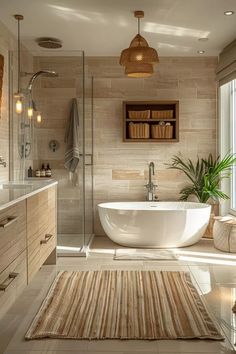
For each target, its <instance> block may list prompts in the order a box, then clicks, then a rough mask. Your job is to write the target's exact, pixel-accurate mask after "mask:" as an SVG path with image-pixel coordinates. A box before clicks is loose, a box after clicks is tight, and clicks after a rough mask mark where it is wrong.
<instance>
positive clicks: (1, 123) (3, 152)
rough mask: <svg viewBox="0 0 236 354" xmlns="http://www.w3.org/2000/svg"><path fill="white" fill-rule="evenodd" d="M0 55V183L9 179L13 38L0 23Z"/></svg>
mask: <svg viewBox="0 0 236 354" xmlns="http://www.w3.org/2000/svg"><path fill="white" fill-rule="evenodd" d="M0 33H1V36H0V54H2V55H3V56H4V73H3V92H2V106H1V111H0V156H2V157H3V158H4V159H5V160H6V162H7V167H6V168H4V167H3V166H0V182H2V181H6V180H8V178H9V100H8V89H9V84H8V75H9V65H8V51H9V50H11V49H12V48H13V46H14V40H13V36H12V35H11V34H10V32H9V31H8V30H7V29H6V27H5V26H4V25H3V24H2V23H1V22H0Z"/></svg>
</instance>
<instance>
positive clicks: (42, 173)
mask: <svg viewBox="0 0 236 354" xmlns="http://www.w3.org/2000/svg"><path fill="white" fill-rule="evenodd" d="M45 176H46V170H45V167H44V163H43V164H42V168H41V170H40V177H45Z"/></svg>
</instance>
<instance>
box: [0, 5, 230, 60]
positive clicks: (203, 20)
mask: <svg viewBox="0 0 236 354" xmlns="http://www.w3.org/2000/svg"><path fill="white" fill-rule="evenodd" d="M134 10H144V12H145V18H144V19H143V20H142V21H141V34H142V35H143V36H144V37H145V38H146V39H147V40H148V42H149V45H150V46H152V47H154V48H156V49H157V50H158V53H159V55H160V56H195V55H199V54H198V53H197V51H198V50H205V53H204V54H203V55H206V56H212V55H213V56H214V55H218V54H219V52H220V51H221V50H222V49H223V48H224V47H225V46H226V45H227V44H228V43H230V42H231V41H232V40H234V39H235V38H236V25H235V24H236V0H145V1H144V0H64V1H63V0H20V1H19V0H10V1H9V0H1V1H0V20H1V21H2V22H3V23H4V24H5V25H6V26H7V27H8V29H9V30H10V31H11V32H12V33H14V34H16V32H17V23H16V20H15V19H14V18H13V16H12V15H14V14H22V15H24V18H25V19H24V21H23V22H22V24H21V37H22V42H23V43H24V44H25V46H26V47H27V48H28V49H29V50H31V51H36V50H37V48H39V47H38V46H37V44H35V38H38V37H44V36H45V37H48V36H50V37H56V38H59V39H61V40H62V41H63V49H64V50H84V51H85V53H86V55H91V56H114V55H119V54H120V51H121V50H122V49H124V48H126V47H128V46H129V43H130V41H131V39H132V38H133V37H134V36H135V34H136V33H137V22H136V19H135V18H134V16H133V11H134ZM226 10H233V11H235V14H234V15H232V16H225V15H224V11H226ZM200 37H208V38H209V40H208V41H207V42H199V41H198V38H200Z"/></svg>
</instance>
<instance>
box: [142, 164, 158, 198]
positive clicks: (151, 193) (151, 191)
mask: <svg viewBox="0 0 236 354" xmlns="http://www.w3.org/2000/svg"><path fill="white" fill-rule="evenodd" d="M154 175H155V165H154V162H150V163H149V178H148V183H147V184H146V185H145V187H146V188H147V197H146V199H147V200H148V201H154V200H155V201H157V200H158V198H157V196H156V195H155V189H156V187H157V185H156V184H154V183H153V182H152V176H154Z"/></svg>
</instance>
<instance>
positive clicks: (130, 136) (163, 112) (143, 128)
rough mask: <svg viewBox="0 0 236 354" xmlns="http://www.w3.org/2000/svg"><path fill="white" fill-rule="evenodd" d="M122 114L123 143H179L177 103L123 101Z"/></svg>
mask: <svg viewBox="0 0 236 354" xmlns="http://www.w3.org/2000/svg"><path fill="white" fill-rule="evenodd" d="M123 112H124V113H123V129H124V130H123V141H125V142H160V143H168V142H169V143H173V142H178V141H179V101H125V102H123Z"/></svg>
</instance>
